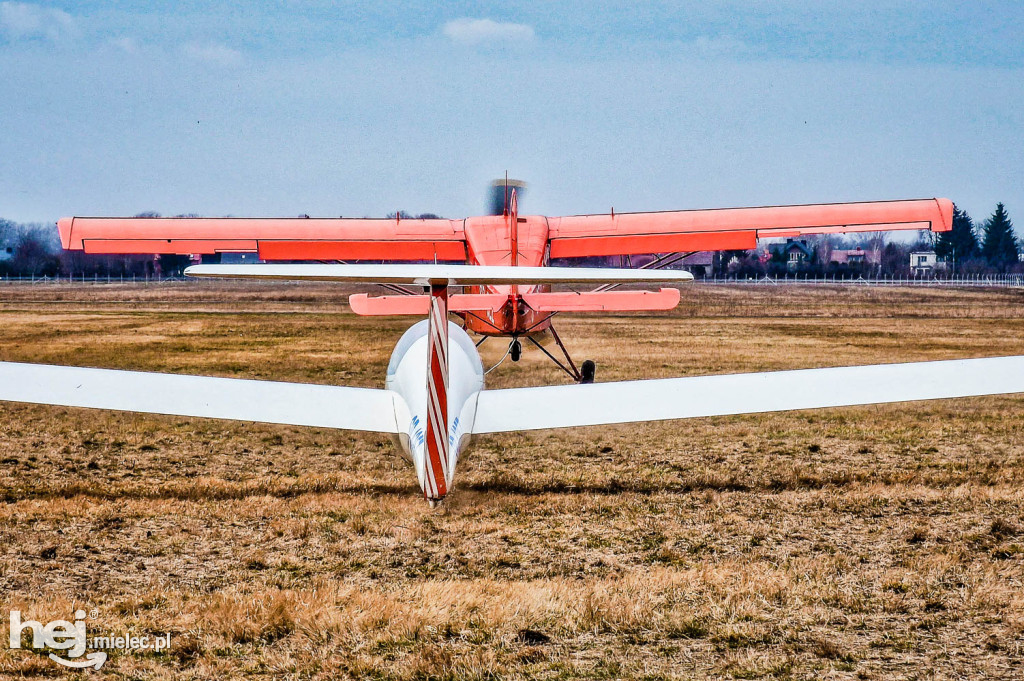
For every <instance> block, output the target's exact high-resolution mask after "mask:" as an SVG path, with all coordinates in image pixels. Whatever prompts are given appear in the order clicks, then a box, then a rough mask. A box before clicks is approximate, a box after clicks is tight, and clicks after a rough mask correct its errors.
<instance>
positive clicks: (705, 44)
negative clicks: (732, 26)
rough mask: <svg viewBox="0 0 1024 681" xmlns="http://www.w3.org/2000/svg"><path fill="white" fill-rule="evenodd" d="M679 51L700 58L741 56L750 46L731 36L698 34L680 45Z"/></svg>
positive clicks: (746, 53) (745, 53) (748, 50)
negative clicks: (693, 38) (697, 36)
mask: <svg viewBox="0 0 1024 681" xmlns="http://www.w3.org/2000/svg"><path fill="white" fill-rule="evenodd" d="M680 52H682V53H684V54H690V55H692V56H695V57H700V58H701V59H717V58H719V57H742V56H745V55H748V54H750V52H751V50H750V46H749V45H747V44H746V43H745V42H743V41H742V40H737V39H735V38H733V37H732V36H727V35H726V36H722V35H720V36H714V37H712V36H704V35H702V36H700V37H699V38H697V39H696V40H693V41H690V42H688V43H684V44H682V45H680Z"/></svg>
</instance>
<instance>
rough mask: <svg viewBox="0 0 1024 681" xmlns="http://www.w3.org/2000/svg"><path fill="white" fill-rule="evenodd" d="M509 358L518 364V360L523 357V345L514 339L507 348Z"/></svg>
mask: <svg viewBox="0 0 1024 681" xmlns="http://www.w3.org/2000/svg"><path fill="white" fill-rule="evenodd" d="M508 354H509V357H511V358H512V361H513V362H518V361H519V358H520V357H522V356H523V344H522V343H520V342H519V339H518V338H516V339H515V340H513V341H512V345H510V346H509V351H508Z"/></svg>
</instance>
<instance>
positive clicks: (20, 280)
mask: <svg viewBox="0 0 1024 681" xmlns="http://www.w3.org/2000/svg"><path fill="white" fill-rule="evenodd" d="M172 281H195V279H191V278H189V277H182V276H175V275H167V276H159V277H158V276H156V275H145V276H136V275H134V274H132V275H127V276H126V275H120V274H106V275H98V274H93V275H90V276H86V275H84V274H72V275H69V276H66V277H65V276H54V277H44V276H29V277H8V276H3V277H0V284H8V283H10V284H161V283H165V282H172Z"/></svg>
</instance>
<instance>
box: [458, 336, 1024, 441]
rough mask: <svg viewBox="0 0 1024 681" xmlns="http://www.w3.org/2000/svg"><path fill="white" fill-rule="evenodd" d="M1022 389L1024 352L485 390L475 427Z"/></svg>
mask: <svg viewBox="0 0 1024 681" xmlns="http://www.w3.org/2000/svg"><path fill="white" fill-rule="evenodd" d="M1020 392H1024V356H1021V355H1018V356H1014V357H991V358H984V359H957V360H946V361H938V362H912V363H909V364H876V365H870V366H852V367H837V368H827V369H799V370H796V371H775V372H767V373H753V374H728V375H722V376H696V377H693V378H665V379H653V380H646V381H619V382H611V383H594V384H590V385H557V386H543V387H536V388H508V389H503V390H484V391H482V392H481V393H480V396H479V399H478V400H477V409H476V421H475V423H474V425H473V432H474V433H503V432H507V431H515V430H540V429H544V428H568V427H572V426H594V425H599V424H605V423H630V422H638V421H663V420H669V419H685V418H696V417H702V416H725V415H730V414H753V413H759V412H772V411H788V410H791V409H818V408H822V407H846V406H853V405H861V404H881V403H885V402H910V401H915V400H936V399H945V398H951V397H972V396H977V395H999V394H1007V393H1020Z"/></svg>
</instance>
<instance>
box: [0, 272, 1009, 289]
mask: <svg viewBox="0 0 1024 681" xmlns="http://www.w3.org/2000/svg"><path fill="white" fill-rule="evenodd" d="M176 281H197V280H195V279H191V278H189V277H182V276H173V275H172V276H159V277H158V276H155V275H151V276H135V275H131V276H124V275H109V274H108V275H105V276H100V275H98V274H94V275H92V276H85V275H81V274H80V275H71V276H67V277H62V276H56V277H0V284H8V283H10V284H19V283H23V284H162V283H168V282H176ZM696 281H698V282H701V283H704V284H740V285H762V286H763V285H767V286H778V285H793V284H800V285H829V286H832V285H835V286H951V287H979V288H1017V287H1024V274H993V275H984V274H977V275H969V276H962V277H946V278H943V279H938V278H929V277H875V278H871V279H865V278H864V277H854V278H843V277H836V276H831V277H806V276H804V277H801V276H798V275H793V276H789V275H786V276H782V277H768V276H765V277H701V278H697V279H696Z"/></svg>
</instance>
